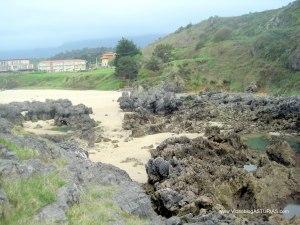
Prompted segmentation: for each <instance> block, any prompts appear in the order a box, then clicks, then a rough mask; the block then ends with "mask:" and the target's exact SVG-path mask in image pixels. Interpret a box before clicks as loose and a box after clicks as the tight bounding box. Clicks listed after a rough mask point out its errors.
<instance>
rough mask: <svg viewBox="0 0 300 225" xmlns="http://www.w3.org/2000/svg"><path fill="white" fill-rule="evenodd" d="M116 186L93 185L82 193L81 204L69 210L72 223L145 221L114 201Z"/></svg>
mask: <svg viewBox="0 0 300 225" xmlns="http://www.w3.org/2000/svg"><path fill="white" fill-rule="evenodd" d="M116 191H117V189H116V187H114V186H103V187H91V188H90V189H89V190H87V191H86V193H84V194H83V195H82V198H81V202H80V204H79V205H74V206H72V207H71V208H70V209H69V211H68V214H67V215H68V221H69V224H70V225H108V224H111V223H113V222H116V221H119V220H122V221H124V223H125V224H126V225H141V224H145V221H144V220H142V219H140V218H138V217H136V216H133V215H130V214H128V213H126V212H124V211H122V210H121V209H120V208H119V207H118V206H116V205H115V204H114V203H113V202H112V199H113V195H114V193H115V192H116Z"/></svg>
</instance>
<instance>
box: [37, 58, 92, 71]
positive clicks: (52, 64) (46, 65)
mask: <svg viewBox="0 0 300 225" xmlns="http://www.w3.org/2000/svg"><path fill="white" fill-rule="evenodd" d="M38 70H40V71H45V72H67V71H82V70H86V61H85V60H81V59H67V60H47V61H41V62H40V63H39V65H38Z"/></svg>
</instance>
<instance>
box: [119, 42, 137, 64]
mask: <svg viewBox="0 0 300 225" xmlns="http://www.w3.org/2000/svg"><path fill="white" fill-rule="evenodd" d="M116 54H117V56H116V61H118V59H119V58H122V57H123V56H135V55H137V54H140V50H139V49H138V48H137V46H136V45H135V44H134V43H133V41H130V40H128V39H126V38H122V39H121V40H120V41H119V42H118V45H117V47H116ZM115 63H117V62H115Z"/></svg>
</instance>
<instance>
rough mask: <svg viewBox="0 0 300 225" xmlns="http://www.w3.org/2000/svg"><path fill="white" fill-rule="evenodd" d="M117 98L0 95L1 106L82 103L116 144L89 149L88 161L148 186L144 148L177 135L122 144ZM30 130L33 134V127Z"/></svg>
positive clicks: (103, 94) (124, 135) (70, 93)
mask: <svg viewBox="0 0 300 225" xmlns="http://www.w3.org/2000/svg"><path fill="white" fill-rule="evenodd" d="M120 96H121V92H117V91H74V90H7V91H0V103H10V102H14V101H15V102H22V101H45V100H46V99H62V98H63V99H69V100H70V101H72V103H73V104H80V103H83V104H85V105H86V106H88V107H92V109H93V115H92V117H93V118H94V119H95V120H97V121H100V122H101V125H102V126H103V128H104V136H105V137H107V138H109V139H111V140H116V142H117V143H112V142H101V143H99V144H96V146H95V147H93V148H91V149H89V152H90V153H91V154H90V159H91V160H92V161H95V162H97V161H98V162H103V163H109V164H112V165H115V166H117V167H119V168H121V169H123V170H125V171H126V172H127V173H128V174H129V176H130V177H131V178H132V179H133V180H135V181H137V182H140V183H145V182H147V174H146V170H145V164H146V163H147V161H148V160H149V159H150V153H149V149H148V148H145V146H149V145H152V144H153V145H154V147H155V146H156V145H157V144H159V143H160V142H162V141H163V140H165V139H167V138H169V137H172V136H178V135H174V134H172V133H161V134H155V135H148V136H145V137H141V138H133V139H129V141H127V142H126V141H125V140H126V139H128V137H129V134H130V132H128V131H125V130H123V129H122V121H123V117H124V112H122V110H121V109H120V108H119V104H118V102H117V99H118V98H119V97H120ZM28 126H31V125H30V124H29V125H28ZM30 129H32V130H34V129H33V128H32V127H31V128H30ZM33 132H34V131H33ZM181 135H184V134H181ZM181 135H180V136H181ZM200 135H202V134H186V136H189V137H197V136H200ZM128 158H132V159H136V160H137V161H138V162H141V165H140V163H138V165H136V163H135V162H134V161H133V160H131V161H130V160H127V159H128ZM124 161H125V162H124ZM126 161H127V162H126Z"/></svg>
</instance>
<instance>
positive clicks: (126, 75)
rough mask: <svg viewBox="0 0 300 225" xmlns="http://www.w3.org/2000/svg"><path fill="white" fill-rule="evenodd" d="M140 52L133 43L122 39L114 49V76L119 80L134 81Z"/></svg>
mask: <svg viewBox="0 0 300 225" xmlns="http://www.w3.org/2000/svg"><path fill="white" fill-rule="evenodd" d="M139 54H140V50H139V49H138V47H137V46H136V45H135V44H134V43H133V41H130V40H127V39H125V38H122V39H121V40H120V41H119V42H118V45H117V47H116V58H115V60H114V66H115V67H116V76H117V77H118V78H121V79H127V80H128V79H130V80H132V79H135V78H136V77H137V75H138V71H139V65H138V56H139Z"/></svg>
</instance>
